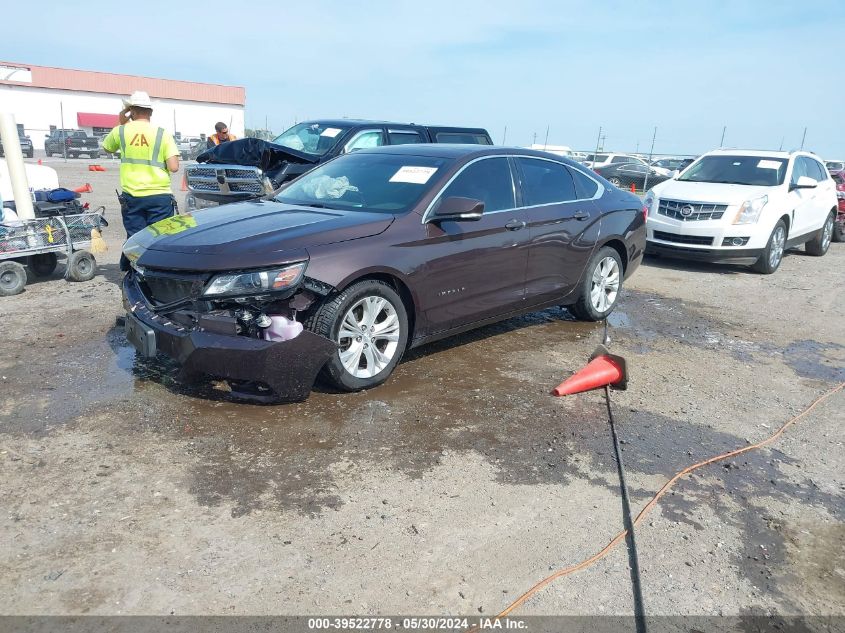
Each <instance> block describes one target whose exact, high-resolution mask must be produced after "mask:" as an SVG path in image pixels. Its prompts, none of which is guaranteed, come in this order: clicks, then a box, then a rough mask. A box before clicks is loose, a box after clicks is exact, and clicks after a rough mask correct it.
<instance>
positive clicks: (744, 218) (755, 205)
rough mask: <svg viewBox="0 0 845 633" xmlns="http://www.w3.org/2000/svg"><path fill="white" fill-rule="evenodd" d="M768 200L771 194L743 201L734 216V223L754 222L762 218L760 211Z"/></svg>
mask: <svg viewBox="0 0 845 633" xmlns="http://www.w3.org/2000/svg"><path fill="white" fill-rule="evenodd" d="M768 201H769V196H760V197H759V198H753V199H752V200H746V201H745V202H743V203H742V205H741V206H740V207H739V211H738V212H737V214H736V217H735V218H734V224H754V223H755V222H756V221H757V220H759V219H760V213H761V212H762V211H763V207H764V206H766V203H767V202H768Z"/></svg>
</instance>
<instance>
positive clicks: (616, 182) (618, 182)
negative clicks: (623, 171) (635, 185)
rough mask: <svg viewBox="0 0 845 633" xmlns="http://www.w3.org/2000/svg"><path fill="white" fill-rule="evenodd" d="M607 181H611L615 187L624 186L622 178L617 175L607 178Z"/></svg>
mask: <svg viewBox="0 0 845 633" xmlns="http://www.w3.org/2000/svg"><path fill="white" fill-rule="evenodd" d="M607 182H609V183H610V184H611V185H613V186H614V187H622V179H621V178H619V177H617V176H611V177H610V178H608V179H607Z"/></svg>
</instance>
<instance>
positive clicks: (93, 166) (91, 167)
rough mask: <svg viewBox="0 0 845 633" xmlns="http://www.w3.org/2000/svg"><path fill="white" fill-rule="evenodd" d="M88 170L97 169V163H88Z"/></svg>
mask: <svg viewBox="0 0 845 633" xmlns="http://www.w3.org/2000/svg"><path fill="white" fill-rule="evenodd" d="M88 171H97V166H96V165H88Z"/></svg>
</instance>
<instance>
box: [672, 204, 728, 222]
mask: <svg viewBox="0 0 845 633" xmlns="http://www.w3.org/2000/svg"><path fill="white" fill-rule="evenodd" d="M727 208H728V205H726V204H710V203H708V202H684V201H683V200H661V201H660V203H659V204H658V205H657V213H658V214H659V215H665V216H667V217H670V218H674V219H675V220H681V221H682V222H692V221H694V220H718V219H719V218H721V217H722V216H723V215H724V213H725V211H726V210H727Z"/></svg>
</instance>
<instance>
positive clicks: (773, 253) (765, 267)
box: [752, 220, 786, 275]
mask: <svg viewBox="0 0 845 633" xmlns="http://www.w3.org/2000/svg"><path fill="white" fill-rule="evenodd" d="M785 248H786V224H784V222H783V220H778V223H777V224H775V228H774V229H772V234H771V235H770V236H769V241H768V242H767V243H766V248H765V249H763V254H762V255H760V258H759V259H758V260H757V261H756V262H755V263H754V265H753V266H752V268H753V269H754V270H755V271H757V272H758V273H761V274H763V275H771V274H772V273H773V272H775V271H776V270H777V269H778V267H779V266H780V263H781V262H782V261H783V251H784V249H785Z"/></svg>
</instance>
